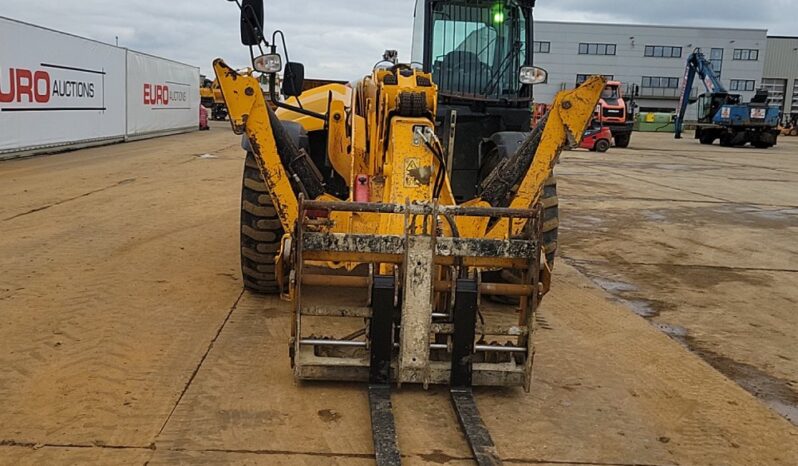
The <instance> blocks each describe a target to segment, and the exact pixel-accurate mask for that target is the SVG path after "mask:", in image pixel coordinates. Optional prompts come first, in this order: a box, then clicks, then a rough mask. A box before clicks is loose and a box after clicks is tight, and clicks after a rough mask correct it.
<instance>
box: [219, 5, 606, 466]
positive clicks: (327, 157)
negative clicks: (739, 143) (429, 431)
mask: <svg viewBox="0 0 798 466" xmlns="http://www.w3.org/2000/svg"><path fill="white" fill-rule="evenodd" d="M233 1H236V3H237V4H238V5H239V7H240V8H241V35H242V42H243V43H244V45H247V46H249V47H250V52H251V55H252V59H253V66H254V68H255V69H256V70H257V71H260V72H264V73H271V74H272V75H275V74H276V73H278V72H280V71H282V72H283V81H282V94H283V95H284V96H285V97H286V99H285V100H284V101H281V100H280V99H278V98H276V97H277V89H276V88H275V85H274V84H273V83H275V82H276V81H277V80H276V79H270V80H269V81H270V82H271V83H272V84H271V88H270V94H272V95H271V97H272V99H271V100H272V103H273V104H274V105H276V106H277V107H278V110H277V111H276V112H275V111H272V110H271V108H270V107H269V106H268V105H267V103H266V99H265V97H264V95H263V93H262V91H261V89H260V86H259V85H258V81H257V80H256V79H254V78H252V77H249V76H246V75H241V74H239V73H237V72H236V71H235V70H234V69H232V68H231V67H229V66H228V65H226V64H225V63H224V61H222V60H221V59H217V60H215V61H214V70H215V72H216V75H217V79H218V81H219V84H220V86H221V89H222V93H223V95H224V99H225V101H226V103H227V107H228V109H229V112H230V121H231V124H232V127H233V131H234V132H236V133H237V134H243V135H244V138H243V146H244V148H245V149H246V151H247V156H246V164H245V167H244V179H243V193H242V210H241V253H242V259H241V260H242V269H243V274H244V280H245V284H246V286H247V288H249V289H251V290H254V291H261V292H274V293H276V292H280V293H282V295H283V297H285V298H286V299H288V300H290V301H291V302H292V305H293V319H292V327H291V339H290V342H289V354H290V357H291V364H292V367H293V369H294V374H295V376H296V377H297V378H299V379H315V380H346V381H364V382H368V384H369V402H370V408H371V414H372V431H373V437H374V439H373V440H374V448H375V456H376V459H377V463H378V464H399V463H400V462H401V457H400V454H399V449H398V446H397V442H396V429H395V425H394V418H393V414H392V411H391V403H390V387H391V384H393V383H396V384H403V383H420V384H423V385H424V386H425V387H426V386H427V385H429V384H448V385H450V390H451V397H452V401H453V404H454V408H455V411H456V414H457V416H458V419H459V420H460V424H461V427H462V429H463V432H464V433H465V436H466V438H467V440H468V442H469V445H470V446H471V448H472V451H473V453H474V458H475V459H476V461H477V462H478V463H479V464H500V463H501V460H500V459H499V455H498V453H497V451H496V448H495V446H494V445H493V442H492V440H491V438H490V435H489V433H488V431H487V429H486V428H485V426H484V424H483V423H482V421H481V419H480V417H479V413H478V410H477V408H476V405H475V403H474V399H473V396H472V393H471V387H472V386H474V385H492V386H521V387H524V388H525V389H526V390H527V391H528V390H529V389H530V383H531V371H532V361H533V357H534V344H533V338H532V335H533V330H534V325H535V324H534V323H535V319H534V316H535V310H536V308H537V306H538V304H539V303H540V300H541V298H542V296H543V294H544V293H545V291H547V289H548V284H549V280H550V265H549V264H550V259H547V258H546V254H543V252H544V248H543V243H544V242H545V237H544V235H543V233H544V228H546V225H547V224H548V225H551V224H554V225H556V222H557V210H556V202H553V201H552V199H554V197H552V196H551V194H552V193H551V192H547V191H546V189H544V187H546V182H547V180H549V179H550V178H551V174H552V167H553V165H554V163H555V161H556V159H557V156H558V155H559V153H560V151H561V150H562V149H563V147H564V146H566V145H575V144H578V143H579V141H580V139H581V137H582V134H583V132H584V130H585V128H586V127H587V125H588V123H589V121H590V119H591V117H592V115H593V111H594V109H595V106H596V103H597V102H598V99H599V96H600V94H601V91H602V89H603V88H604V85H605V81H604V79H603V78H601V77H594V78H591V79H589V80H588V81H587V82H585V83H584V84H583V85H582V86H580V87H579V88H578V89H575V90H571V91H564V92H561V93H560V94H559V95H558V96H557V97H556V99H555V101H554V103H553V105H552V109H551V110H550V111H549V112H548V114H547V115H546V116H545V117H544V118H543V120H542V121H541V123H540V124H538V125H537V126H536V127H535V128H532V129H531V131H528V130H529V129H530V128H529V121H530V120H531V111H530V109H531V96H532V92H531V87H530V86H532V85H534V84H535V83H539V82H543V81H544V80H545V78H546V73H545V71H543V70H540V69H536V68H533V67H531V66H529V65H530V64H531V63H532V57H531V52H530V47H527V44H530V43H531V38H532V29H531V27H532V26H531V25H532V6H533V4H534V2H533V1H522V0H518V1H512V0H509V1H499V2H497V1H474V0H468V1H466V0H451V1H433V0H426V1H420V2H419V8H418V9H417V14H416V36H415V37H416V40H415V41H414V52H417V51H419V50H423V55H424V57H425V58H424V60H423V62H422V63H416V64H414V63H410V64H403V63H400V62H399V61H398V60H397V57H396V54H395V53H392V52H387V53H386V54H385V56H384V57H383V61H381V62H380V63H378V64H377V66H375V67H374V69H373V70H372V72H371V73H370V74H369V75H367V76H365V77H364V78H363V79H361V80H359V81H357V82H355V83H352V84H351V85H346V86H345V85H340V84H332V85H328V86H323V87H320V88H316V89H312V90H310V91H308V92H305V93H302V92H301V90H302V88H303V86H302V84H303V79H304V67H303V66H302V65H301V64H299V63H293V62H290V61H288V62H287V63H286V64H285V66H283V63H282V58H281V56H280V55H279V54H277V48H276V45H275V43H276V41H277V38H278V36H281V38H282V33H281V32H279V31H277V32H275V33H274V34H273V35H272V37H271V41H270V42H266V41H265V40H264V33H263V2H262V0H243V1H238V0H233ZM452 30H457V31H460V32H455V33H450V32H449V31H452ZM419 31H423V33H419ZM282 42H283V49H285V41H284V40H282ZM256 50H257V54H256ZM264 52H267V53H264ZM285 56H287V51H286V52H285ZM466 179H467V181H463V180H466ZM547 194H549V196H547ZM552 207H554V209H552ZM549 231H551V230H549ZM546 252H548V251H546ZM552 258H553V257H552ZM499 275H501V276H504V277H505V278H509V279H510V280H500V279H498V276H499ZM508 281H509V282H508ZM489 296H490V297H494V296H499V297H511V298H513V299H512V300H509V303H508V300H503V301H499V300H493V299H487V297H489Z"/></svg>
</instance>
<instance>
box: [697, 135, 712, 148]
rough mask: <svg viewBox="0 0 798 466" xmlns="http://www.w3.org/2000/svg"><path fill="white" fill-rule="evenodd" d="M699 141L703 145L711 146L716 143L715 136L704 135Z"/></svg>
mask: <svg viewBox="0 0 798 466" xmlns="http://www.w3.org/2000/svg"><path fill="white" fill-rule="evenodd" d="M698 140H699V141H700V142H701V144H704V145H707V146H711V145H712V144H713V143H714V142H715V136H710V135H702V136H701V137H700V138H698Z"/></svg>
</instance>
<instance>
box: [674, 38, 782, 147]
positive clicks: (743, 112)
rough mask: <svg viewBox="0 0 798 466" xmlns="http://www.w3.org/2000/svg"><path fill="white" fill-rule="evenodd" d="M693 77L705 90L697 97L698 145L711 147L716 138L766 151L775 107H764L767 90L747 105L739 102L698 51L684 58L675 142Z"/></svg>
mask: <svg viewBox="0 0 798 466" xmlns="http://www.w3.org/2000/svg"><path fill="white" fill-rule="evenodd" d="M696 75H698V77H699V78H700V79H701V82H703V83H704V87H705V88H706V90H707V93H706V94H702V95H701V96H699V98H698V122H697V124H696V135H695V137H696V139H698V140H700V141H701V143H702V144H712V143H713V142H715V140H716V139H720V144H721V145H723V146H742V145H745V144H747V143H751V145H753V146H754V147H759V148H767V147H772V146H774V145H775V144H776V139H777V137H778V134H779V132H778V129H777V126H778V123H779V108H778V107H775V106H768V105H767V97H768V94H767V91H765V90H759V91H757V93H756V96H755V97H754V98H753V99H752V100H751V102H748V103H741V102H740V100H741V98H740V95H739V94H729V92H728V91H727V90H726V88H725V87H724V86H723V83H722V82H721V81H720V79H718V75H717V74H716V73H715V71H714V70H713V69H712V63H710V61H709V60H707V59H706V57H705V56H704V54H703V53H701V51H700V50H699V49H696V50H695V51H693V53H691V54H690V55H689V56H688V57H687V66H686V67H685V70H684V79H682V89H681V90H682V92H681V97H680V99H679V108H678V109H677V114H676V122H675V134H676V139H681V137H682V128H683V126H684V117H685V114H686V113H687V106H688V104H689V103H690V93H691V92H692V89H693V84H694V82H695V78H696Z"/></svg>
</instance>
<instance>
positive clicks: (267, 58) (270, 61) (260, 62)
mask: <svg viewBox="0 0 798 466" xmlns="http://www.w3.org/2000/svg"><path fill="white" fill-rule="evenodd" d="M252 67H253V68H255V71H260V72H261V73H279V72H280V70H282V69H283V59H282V58H281V57H280V55H278V54H276V53H269V54H266V55H261V56H259V57H256V58H255V61H253V62H252Z"/></svg>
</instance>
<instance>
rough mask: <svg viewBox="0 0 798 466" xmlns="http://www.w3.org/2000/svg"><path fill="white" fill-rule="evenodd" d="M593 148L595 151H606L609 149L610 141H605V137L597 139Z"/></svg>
mask: <svg viewBox="0 0 798 466" xmlns="http://www.w3.org/2000/svg"><path fill="white" fill-rule="evenodd" d="M594 149H595V150H596V152H607V151H608V150H610V141H607V140H606V139H599V140H598V141H596V146H595V147H594Z"/></svg>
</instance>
